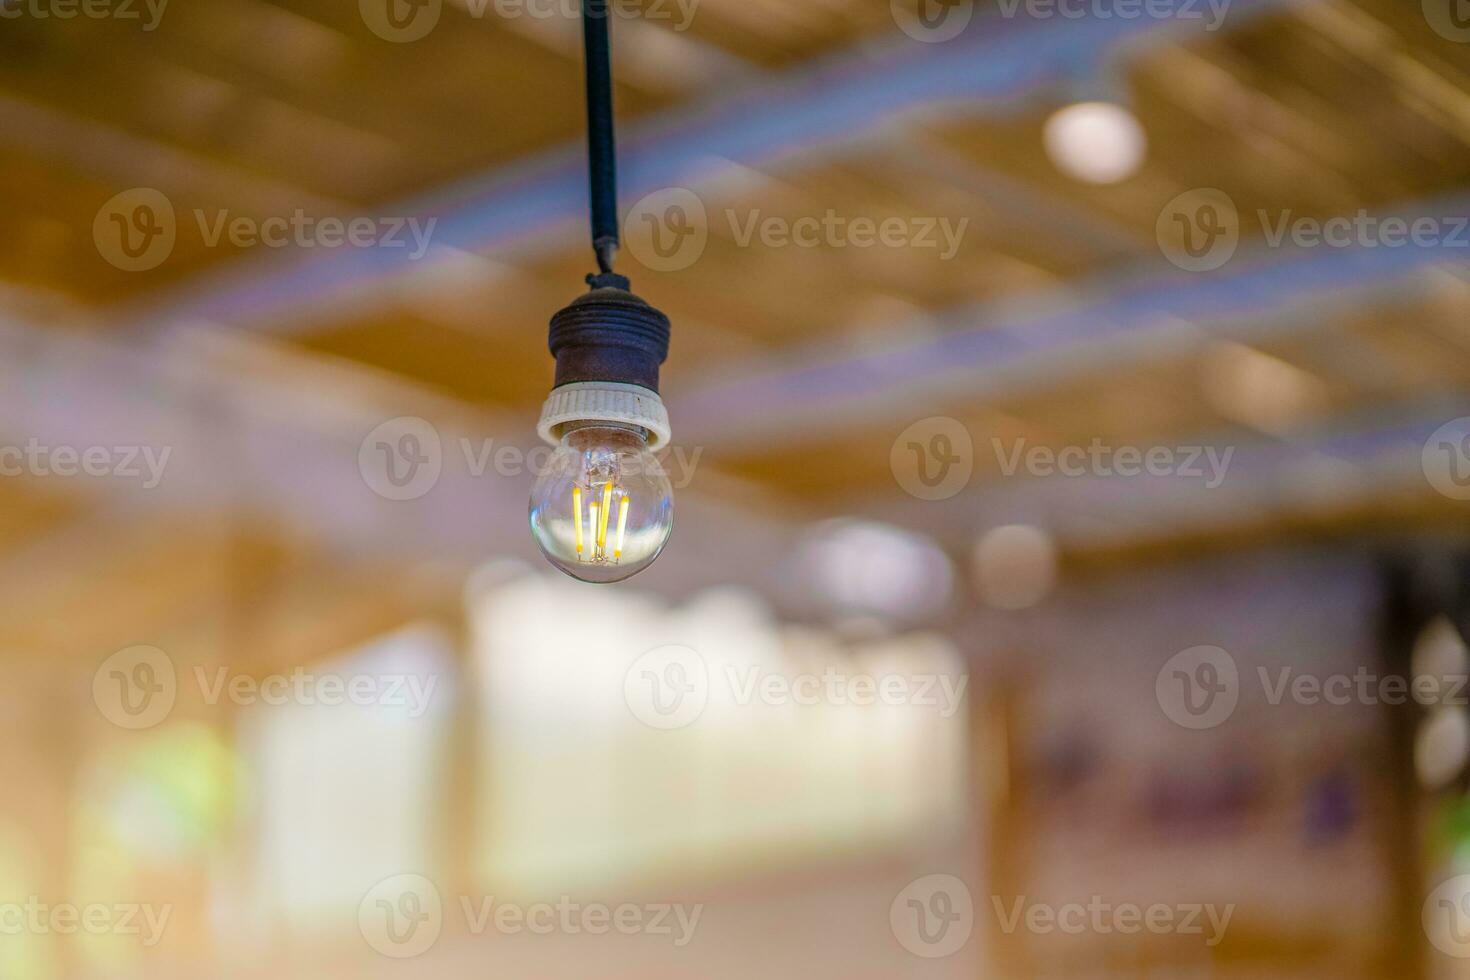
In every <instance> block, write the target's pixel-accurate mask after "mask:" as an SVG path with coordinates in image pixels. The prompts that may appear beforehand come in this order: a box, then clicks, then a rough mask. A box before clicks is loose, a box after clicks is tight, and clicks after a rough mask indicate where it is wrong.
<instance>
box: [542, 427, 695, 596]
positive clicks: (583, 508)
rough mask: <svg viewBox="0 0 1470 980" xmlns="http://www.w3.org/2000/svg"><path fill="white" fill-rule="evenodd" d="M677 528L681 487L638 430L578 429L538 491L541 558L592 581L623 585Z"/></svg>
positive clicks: (564, 439) (549, 467) (563, 441)
mask: <svg viewBox="0 0 1470 980" xmlns="http://www.w3.org/2000/svg"><path fill="white" fill-rule="evenodd" d="M673 528H674V490H673V487H672V486H670V484H669V478H668V475H667V474H666V473H665V472H664V468H663V464H662V463H660V462H659V460H658V457H657V456H655V455H654V454H653V451H652V450H650V449H649V447H648V436H647V435H646V433H645V431H644V430H643V429H641V428H638V427H634V426H627V425H618V424H616V423H608V422H587V423H583V424H581V425H576V426H573V427H571V428H570V429H568V430H567V431H566V432H565V433H564V434H563V435H562V437H561V441H560V443H558V444H557V447H556V451H555V452H553V453H552V455H551V461H550V463H549V464H548V465H547V467H546V469H545V471H544V472H542V474H541V475H540V476H539V477H538V478H537V479H536V485H535V486H534V487H533V488H532V490H531V533H532V534H533V535H534V536H535V538H536V543H537V544H538V545H539V546H540V547H541V553H542V554H544V555H545V556H546V560H547V561H549V562H551V563H552V564H553V565H555V566H556V567H557V568H559V569H561V570H562V571H564V572H566V573H567V574H568V575H570V576H572V577H573V578H579V579H581V580H582V581H584V582H617V581H619V580H621V579H625V578H627V577H628V576H630V575H634V574H636V573H637V572H639V571H642V570H643V569H644V568H647V567H648V566H649V565H651V564H653V560H654V559H655V558H657V557H658V554H659V552H660V551H662V550H663V547H664V544H665V542H667V541H668V540H669V533H670V532H671V531H672V530H673Z"/></svg>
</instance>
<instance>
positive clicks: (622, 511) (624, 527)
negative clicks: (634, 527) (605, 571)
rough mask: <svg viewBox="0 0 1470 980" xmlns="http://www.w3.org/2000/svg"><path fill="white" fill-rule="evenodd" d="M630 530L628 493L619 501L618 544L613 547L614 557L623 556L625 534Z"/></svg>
mask: <svg viewBox="0 0 1470 980" xmlns="http://www.w3.org/2000/svg"><path fill="white" fill-rule="evenodd" d="M627 531H628V495H627V494H626V493H625V494H623V499H622V500H621V501H619V502H618V546H617V547H616V548H614V549H613V559H614V560H616V559H618V558H621V557H623V536H624V535H625V534H626V533H627Z"/></svg>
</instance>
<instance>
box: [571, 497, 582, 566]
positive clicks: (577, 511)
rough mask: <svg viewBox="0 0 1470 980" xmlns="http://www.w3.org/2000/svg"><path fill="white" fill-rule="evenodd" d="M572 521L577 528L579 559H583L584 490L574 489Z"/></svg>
mask: <svg viewBox="0 0 1470 980" xmlns="http://www.w3.org/2000/svg"><path fill="white" fill-rule="evenodd" d="M572 521H573V523H575V524H576V526H577V557H578V558H580V557H582V488H581V487H572Z"/></svg>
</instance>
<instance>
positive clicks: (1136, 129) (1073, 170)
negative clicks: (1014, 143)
mask: <svg viewBox="0 0 1470 980" xmlns="http://www.w3.org/2000/svg"><path fill="white" fill-rule="evenodd" d="M1042 138H1043V140H1044V142H1045V143H1046V152H1047V153H1048V154H1049V155H1050V156H1051V158H1052V162H1054V163H1055V164H1056V165H1057V168H1058V169H1060V170H1061V171H1062V172H1064V173H1066V174H1069V175H1070V176H1072V177H1075V178H1077V179H1078V180H1085V181H1087V182H1088V183H1090V184H1116V183H1117V182H1118V181H1120V180H1122V179H1124V178H1125V177H1128V176H1131V175H1132V174H1133V173H1134V171H1136V170H1137V169H1138V168H1139V165H1141V164H1142V163H1143V158H1144V154H1145V153H1146V152H1147V147H1148V137H1146V136H1145V135H1144V132H1143V126H1142V125H1141V124H1140V123H1139V121H1138V119H1137V118H1136V117H1135V116H1134V115H1133V113H1131V112H1129V111H1128V110H1127V109H1125V108H1123V107H1122V106H1120V105H1117V104H1115V103H1112V102H1078V103H1076V104H1075V105H1069V106H1067V107H1066V108H1064V109H1059V110H1057V111H1056V112H1055V113H1053V114H1052V116H1051V118H1050V119H1048V120H1047V121H1046V126H1045V129H1044V130H1043V133H1042Z"/></svg>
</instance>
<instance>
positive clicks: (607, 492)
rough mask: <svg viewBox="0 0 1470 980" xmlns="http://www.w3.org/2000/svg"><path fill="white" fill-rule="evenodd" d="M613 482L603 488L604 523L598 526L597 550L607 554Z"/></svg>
mask: <svg viewBox="0 0 1470 980" xmlns="http://www.w3.org/2000/svg"><path fill="white" fill-rule="evenodd" d="M612 488H613V485H612V481H611V480H608V481H607V485H606V486H605V487H603V488H602V523H600V524H598V525H597V550H598V551H600V552H602V553H603V554H607V519H608V518H609V517H611V516H612Z"/></svg>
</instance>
